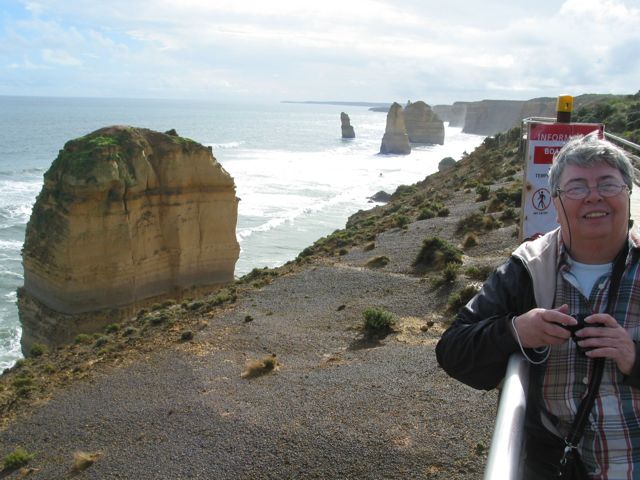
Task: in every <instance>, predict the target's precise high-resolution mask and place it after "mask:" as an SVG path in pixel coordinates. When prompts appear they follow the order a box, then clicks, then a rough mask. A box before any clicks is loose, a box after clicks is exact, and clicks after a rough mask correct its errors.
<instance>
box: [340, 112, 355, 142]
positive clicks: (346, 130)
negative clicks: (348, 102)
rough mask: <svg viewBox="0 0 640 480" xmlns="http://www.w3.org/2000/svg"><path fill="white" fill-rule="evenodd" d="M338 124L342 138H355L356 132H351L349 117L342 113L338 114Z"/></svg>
mask: <svg viewBox="0 0 640 480" xmlns="http://www.w3.org/2000/svg"><path fill="white" fill-rule="evenodd" d="M340 123H341V127H342V138H356V132H354V131H353V127H352V126H351V120H350V119H349V115H347V114H346V113H344V112H341V113H340Z"/></svg>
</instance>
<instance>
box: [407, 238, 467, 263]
mask: <svg viewBox="0 0 640 480" xmlns="http://www.w3.org/2000/svg"><path fill="white" fill-rule="evenodd" d="M450 263H457V264H461V263H462V252H461V251H460V250H459V249H458V248H456V247H454V246H453V245H451V244H449V243H448V242H447V241H446V240H443V239H442V238H440V237H430V238H427V239H425V240H424V241H423V242H422V248H421V249H420V252H418V256H417V257H416V259H415V260H414V262H413V266H414V267H416V268H418V269H426V268H442V267H444V266H446V265H448V264H450Z"/></svg>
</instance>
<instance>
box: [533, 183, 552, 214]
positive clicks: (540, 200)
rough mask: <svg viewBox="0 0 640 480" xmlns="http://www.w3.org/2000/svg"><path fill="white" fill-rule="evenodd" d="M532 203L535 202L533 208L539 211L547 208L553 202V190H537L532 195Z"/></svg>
mask: <svg viewBox="0 0 640 480" xmlns="http://www.w3.org/2000/svg"><path fill="white" fill-rule="evenodd" d="M531 203H533V208H535V209H536V210H538V211H542V210H546V209H547V208H549V204H551V192H549V190H547V189H546V188H540V189H538V190H536V193H534V194H533V197H531Z"/></svg>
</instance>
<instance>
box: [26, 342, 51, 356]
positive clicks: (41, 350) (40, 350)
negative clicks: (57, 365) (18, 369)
mask: <svg viewBox="0 0 640 480" xmlns="http://www.w3.org/2000/svg"><path fill="white" fill-rule="evenodd" d="M45 353H47V347H46V345H43V344H42V343H34V344H33V345H31V348H30V349H29V356H31V357H40V356H42V355H44V354H45Z"/></svg>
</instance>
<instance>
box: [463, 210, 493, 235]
mask: <svg viewBox="0 0 640 480" xmlns="http://www.w3.org/2000/svg"><path fill="white" fill-rule="evenodd" d="M496 228H500V222H498V221H497V220H496V219H495V218H493V217H492V216H491V215H483V214H482V213H481V212H474V213H472V214H470V215H467V216H466V217H465V218H462V219H460V220H459V221H458V223H457V226H456V233H457V234H459V235H464V234H465V233H468V232H476V233H477V232H482V231H488V230H494V229H496Z"/></svg>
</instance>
